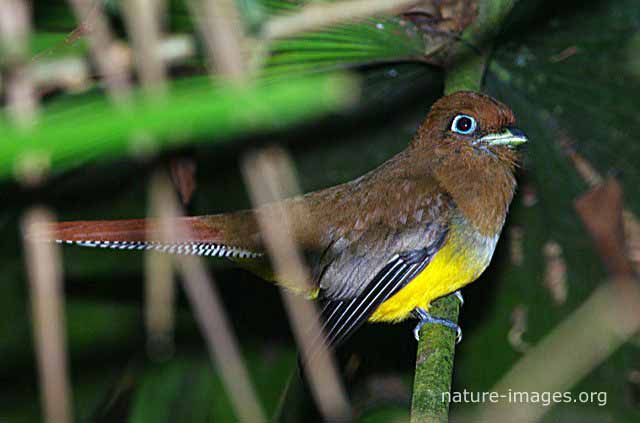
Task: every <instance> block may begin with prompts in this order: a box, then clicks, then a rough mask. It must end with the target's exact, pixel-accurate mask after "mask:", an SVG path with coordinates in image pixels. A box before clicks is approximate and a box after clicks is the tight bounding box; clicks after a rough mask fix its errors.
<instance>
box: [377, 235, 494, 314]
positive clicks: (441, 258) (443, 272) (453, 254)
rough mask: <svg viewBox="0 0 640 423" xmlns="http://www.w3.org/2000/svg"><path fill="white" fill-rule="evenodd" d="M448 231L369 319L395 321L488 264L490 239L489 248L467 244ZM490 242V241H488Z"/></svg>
mask: <svg viewBox="0 0 640 423" xmlns="http://www.w3.org/2000/svg"><path fill="white" fill-rule="evenodd" d="M453 232H455V231H452V232H450V236H449V239H448V240H447V242H446V243H445V245H444V246H443V247H442V248H441V249H440V250H439V251H438V252H437V253H436V255H435V256H434V257H433V259H432V260H431V262H430V263H429V264H428V265H427V267H426V268H425V269H424V270H423V271H422V272H421V273H420V274H419V275H418V276H416V277H415V278H414V279H413V280H412V281H411V282H409V283H408V284H407V285H406V286H405V287H404V288H402V289H401V290H400V291H398V292H397V293H396V294H395V295H393V296H392V297H391V298H389V299H388V300H386V301H385V302H384V303H382V304H381V305H380V307H378V308H377V309H376V311H375V312H374V313H373V314H372V315H371V317H370V318H369V321H372V322H381V321H384V322H397V321H400V320H404V319H406V318H407V317H409V316H410V315H411V312H412V311H413V309H414V308H416V307H420V308H423V309H425V310H428V308H429V304H430V303H431V302H432V301H433V300H435V299H437V298H439V297H442V296H444V295H447V294H450V293H452V292H454V291H457V290H458V289H460V288H462V287H463V286H465V285H467V284H469V283H471V282H473V281H474V280H476V279H477V278H478V277H479V276H480V274H482V272H483V271H484V269H485V268H486V267H487V265H488V264H489V261H490V260H491V256H492V255H493V247H495V242H496V241H497V237H496V239H495V240H493V242H492V245H487V242H483V244H485V245H486V247H490V251H480V250H486V248H482V247H480V248H479V249H478V248H475V247H479V246H478V245H473V243H472V245H469V243H468V241H469V239H468V237H466V236H460V235H459V234H455V233H453ZM489 244H491V243H489Z"/></svg>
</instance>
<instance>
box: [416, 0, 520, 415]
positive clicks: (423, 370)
mask: <svg viewBox="0 0 640 423" xmlns="http://www.w3.org/2000/svg"><path fill="white" fill-rule="evenodd" d="M514 3H515V0H479V1H478V16H477V18H476V21H475V22H474V24H473V25H471V27H469V28H468V29H467V30H466V31H465V32H464V34H463V36H462V38H463V39H464V40H465V41H467V42H468V43H469V44H472V45H474V46H476V47H477V48H478V50H474V49H471V48H469V47H467V46H466V45H464V44H462V43H461V44H460V46H459V50H458V52H457V60H455V61H454V63H453V65H452V66H451V68H450V69H448V72H447V77H446V81H445V93H446V94H450V93H452V92H455V91H460V90H472V91H480V90H481V88H482V79H483V76H484V71H485V66H486V63H487V60H488V57H489V55H488V53H487V52H488V51H489V48H487V46H490V45H491V40H492V38H493V37H495V35H496V34H497V33H498V30H499V29H500V25H501V23H502V21H503V20H504V18H505V17H506V16H507V15H508V14H509V12H510V11H511V9H512V8H513V5H514ZM478 51H479V52H478ZM429 312H430V313H431V314H433V315H434V316H438V317H442V318H445V319H448V320H451V321H453V322H457V321H458V313H459V305H458V301H457V300H456V299H455V298H454V297H452V296H448V297H446V298H442V299H440V300H438V301H436V302H434V303H433V304H432V306H431V308H430V310H429ZM454 353H455V334H454V333H453V331H452V330H451V329H449V328H446V327H443V326H442V325H433V324H429V325H425V326H424V327H423V328H422V331H421V332H420V342H419V343H418V352H417V359H416V372H415V379H414V385H413V401H412V406H411V421H412V422H421V423H422V422H447V421H448V420H449V402H450V395H449V394H450V391H451V379H452V376H453V359H454Z"/></svg>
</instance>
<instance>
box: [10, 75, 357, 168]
mask: <svg viewBox="0 0 640 423" xmlns="http://www.w3.org/2000/svg"><path fill="white" fill-rule="evenodd" d="M356 95H357V88H356V85H355V84H354V81H353V79H351V78H348V77H346V76H340V75H323V76H319V77H313V78H306V79H288V80H286V81H283V80H281V81H275V82H273V83H270V84H265V83H260V82H258V83H255V84H249V85H248V86H237V87H236V86H225V85H221V84H218V85H216V86H215V87H212V86H211V82H210V80H208V79H206V78H192V79H189V80H184V81H180V82H178V83H175V84H173V85H172V86H171V89H170V91H169V94H168V96H167V98H164V99H163V100H158V99H156V100H155V101H154V100H151V99H149V98H145V97H143V96H142V95H141V94H139V93H136V94H134V97H133V100H132V101H131V103H130V104H128V105H127V107H123V108H116V107H114V105H113V104H111V103H110V102H109V101H108V100H107V99H105V98H104V97H102V96H98V97H93V98H89V99H83V100H82V101H80V100H75V101H65V102H63V103H58V104H55V105H52V106H49V107H48V108H45V109H44V111H43V112H42V114H41V116H40V117H39V119H38V123H37V124H36V125H35V126H34V127H33V128H30V129H28V130H20V129H16V128H15V127H12V126H11V125H9V123H8V122H7V121H6V120H5V121H0V131H1V132H2V134H3V142H2V143H1V144H0V177H5V178H6V177H8V176H10V175H11V174H12V172H16V171H18V173H20V172H21V169H24V166H27V167H30V166H34V163H35V166H36V167H38V166H40V164H42V163H44V165H45V166H50V167H51V168H52V169H54V170H55V171H59V170H63V169H68V168H69V167H72V166H78V165H80V164H82V163H86V162H87V161H90V160H96V159H99V158H107V157H115V156H118V155H126V154H143V155H144V154H148V153H149V152H154V151H156V150H158V149H161V148H167V147H170V146H176V145H180V144H185V143H187V142H192V141H194V139H195V138H196V137H199V138H198V139H197V140H198V141H209V142H212V141H213V142H219V141H220V140H222V139H225V138H229V137H231V136H238V135H243V134H249V133H252V132H255V131H258V130H263V131H268V130H276V129H283V128H286V127H287V126H290V125H293V124H296V123H298V122H301V121H303V120H305V119H310V118H313V117H316V116H319V115H322V114H324V113H327V112H330V111H335V110H338V109H340V108H341V107H344V106H346V105H348V104H349V103H350V102H351V101H353V99H354V98H355V96H356Z"/></svg>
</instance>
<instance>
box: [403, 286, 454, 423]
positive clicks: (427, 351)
mask: <svg viewBox="0 0 640 423" xmlns="http://www.w3.org/2000/svg"><path fill="white" fill-rule="evenodd" d="M459 311H460V306H459V302H458V300H457V299H456V298H454V297H453V296H448V297H446V298H442V299H440V300H438V301H436V302H434V303H433V304H432V305H431V308H430V309H429V312H430V313H431V314H433V315H434V316H438V317H442V318H445V319H448V320H451V321H453V322H457V321H458V312H459ZM455 337H456V335H455V333H454V331H452V330H451V329H450V328H447V327H444V326H442V325H433V324H428V325H424V327H423V328H422V330H421V331H420V342H419V343H418V354H417V358H416V373H415V379H414V384H413V402H412V409H411V422H416V423H417V422H421V423H422V422H446V421H447V420H448V413H449V401H448V398H447V395H448V394H449V392H450V391H451V376H452V374H453V358H454V353H455V342H456V341H455Z"/></svg>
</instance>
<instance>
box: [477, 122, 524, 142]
mask: <svg viewBox="0 0 640 423" xmlns="http://www.w3.org/2000/svg"><path fill="white" fill-rule="evenodd" d="M527 141H528V139H527V136H526V135H525V134H524V132H522V131H521V130H520V129H518V128H515V127H513V126H508V127H506V128H504V131H502V132H497V133H493V134H488V135H485V136H484V137H482V138H478V139H477V140H476V142H475V143H474V144H485V145H488V146H489V147H494V146H496V147H497V146H500V145H506V146H508V147H517V146H519V145H520V144H524V143H525V142H527Z"/></svg>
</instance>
